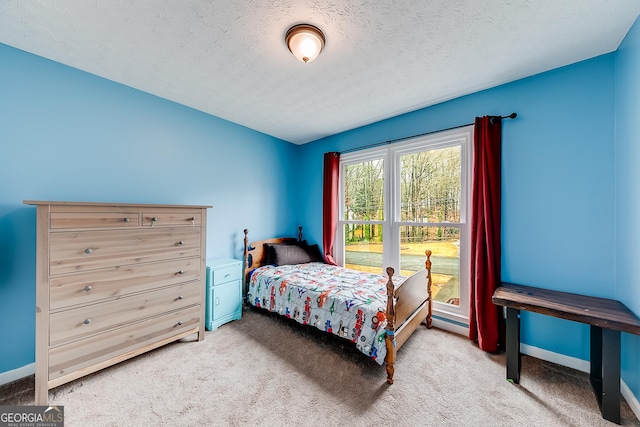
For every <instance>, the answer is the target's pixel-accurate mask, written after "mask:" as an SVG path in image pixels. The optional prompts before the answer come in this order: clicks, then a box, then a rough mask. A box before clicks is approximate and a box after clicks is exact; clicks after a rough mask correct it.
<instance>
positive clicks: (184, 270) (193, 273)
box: [49, 258, 200, 310]
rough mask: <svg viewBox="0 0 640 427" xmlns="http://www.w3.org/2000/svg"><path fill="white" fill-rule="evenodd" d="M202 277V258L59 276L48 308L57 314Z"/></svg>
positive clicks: (52, 281) (52, 289) (51, 285)
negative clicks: (82, 305)
mask: <svg viewBox="0 0 640 427" xmlns="http://www.w3.org/2000/svg"><path fill="white" fill-rule="evenodd" d="M199 277H200V258H187V259H177V260H170V261H164V262H158V263H152V264H141V265H133V266H128V267H112V268H109V269H106V270H100V271H92V272H88V273H80V274H72V275H66V276H58V277H55V278H52V279H51V280H50V282H49V283H50V290H49V301H50V303H49V306H50V307H51V310H57V309H60V308H64V307H69V306H73V305H78V304H88V303H95V302H98V301H100V300H103V299H106V298H115V297H121V296H124V295H127V294H131V293H133V292H142V291H148V290H152V289H155V288H158V287H164V286H170V285H175V284H178V283H182V282H190V281H192V280H197V279H198V278H199Z"/></svg>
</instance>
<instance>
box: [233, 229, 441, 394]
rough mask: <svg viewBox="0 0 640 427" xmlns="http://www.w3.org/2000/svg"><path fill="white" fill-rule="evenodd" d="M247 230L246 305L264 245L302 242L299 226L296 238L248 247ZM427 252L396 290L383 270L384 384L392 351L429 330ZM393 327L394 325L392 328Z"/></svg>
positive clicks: (389, 372) (393, 355)
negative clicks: (422, 326)
mask: <svg viewBox="0 0 640 427" xmlns="http://www.w3.org/2000/svg"><path fill="white" fill-rule="evenodd" d="M248 235H249V230H248V229H246V228H245V229H244V282H243V289H242V296H243V299H244V300H245V303H246V296H247V292H248V286H249V280H250V278H251V273H252V272H253V270H254V269H256V268H258V267H261V266H262V265H264V261H265V254H264V250H263V248H264V244H265V243H296V242H301V241H302V227H298V237H297V238H293V237H277V238H272V239H266V240H258V241H255V242H251V244H249V237H248ZM431 254H432V253H431V251H430V250H426V251H425V256H426V260H425V269H424V270H421V271H418V272H417V273H415V274H413V275H412V276H410V277H408V278H407V279H406V280H405V281H404V282H403V283H401V284H400V285H399V286H398V288H397V289H396V288H395V285H394V283H393V275H394V273H395V270H394V269H393V268H392V267H387V270H386V272H387V275H388V277H389V278H388V281H387V309H386V315H387V326H386V328H385V329H386V341H385V346H386V349H387V355H386V356H385V364H386V370H387V383H389V384H393V376H394V372H395V361H396V352H397V351H398V350H399V349H400V347H402V345H403V344H404V343H405V342H406V341H407V339H408V338H409V337H410V336H411V334H412V333H413V332H414V331H415V330H416V329H417V328H418V326H420V324H421V323H422V322H425V323H426V325H427V328H429V329H430V328H431V327H432V324H431V322H432V318H431V314H432V310H433V306H432V300H431ZM396 325H398V326H397V327H396Z"/></svg>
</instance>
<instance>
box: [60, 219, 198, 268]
mask: <svg viewBox="0 0 640 427" xmlns="http://www.w3.org/2000/svg"><path fill="white" fill-rule="evenodd" d="M200 235H201V230H200V227H184V228H183V227H177V228H148V229H138V230H104V231H102V230H97V231H96V230H91V231H63V232H56V233H51V236H50V239H49V259H50V265H49V274H50V275H52V276H55V275H57V274H64V273H73V272H80V271H88V270H96V269H102V268H109V267H120V266H124V265H131V264H137V263H142V262H152V261H160V260H167V259H174V258H185V257H197V256H199V255H200V237H201V236H200Z"/></svg>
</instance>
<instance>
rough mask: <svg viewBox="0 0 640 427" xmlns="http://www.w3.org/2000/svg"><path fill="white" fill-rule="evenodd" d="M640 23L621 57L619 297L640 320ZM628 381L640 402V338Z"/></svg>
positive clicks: (626, 372)
mask: <svg viewBox="0 0 640 427" xmlns="http://www.w3.org/2000/svg"><path fill="white" fill-rule="evenodd" d="M639 118H640V20H637V21H636V23H635V25H634V26H633V27H632V28H631V30H630V31H629V33H628V34H627V36H626V38H625V40H624V41H623V42H622V44H621V45H620V48H619V49H618V51H617V52H616V128H615V129H616V151H615V155H616V173H615V184H616V245H615V251H616V294H617V297H618V299H619V300H620V301H622V302H624V304H625V305H626V306H627V307H629V308H630V309H631V310H632V311H633V312H634V313H635V314H637V315H639V316H640V263H638V260H637V258H636V257H638V256H639V255H640V222H639V221H638V219H639V218H640V167H639V163H640V119H639ZM622 349H623V357H622V377H623V378H624V379H625V382H626V383H627V385H628V386H629V387H630V388H631V390H632V391H633V393H634V394H635V395H636V396H640V337H639V336H636V335H629V334H623V336H622Z"/></svg>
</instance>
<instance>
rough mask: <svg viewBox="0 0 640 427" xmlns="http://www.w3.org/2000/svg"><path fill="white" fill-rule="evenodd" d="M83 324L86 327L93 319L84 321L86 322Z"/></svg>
mask: <svg viewBox="0 0 640 427" xmlns="http://www.w3.org/2000/svg"><path fill="white" fill-rule="evenodd" d="M82 323H84V324H85V325H88V324H89V323H91V319H84V322H82Z"/></svg>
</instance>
